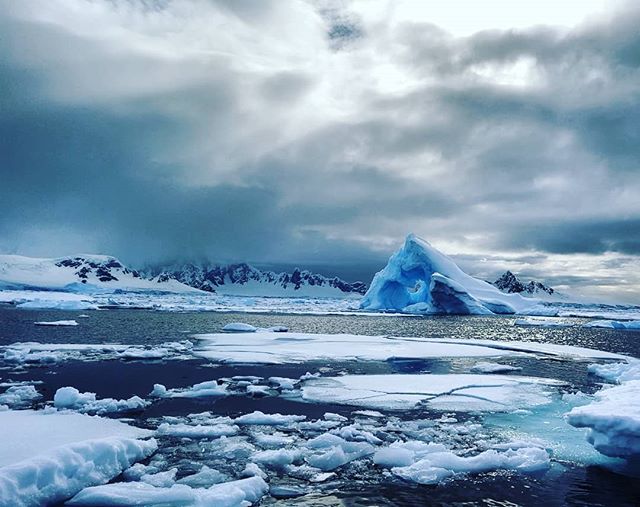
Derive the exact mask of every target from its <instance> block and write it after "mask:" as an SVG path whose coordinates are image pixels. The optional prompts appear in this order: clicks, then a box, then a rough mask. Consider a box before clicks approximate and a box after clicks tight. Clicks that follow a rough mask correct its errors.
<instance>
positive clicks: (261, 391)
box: [247, 385, 271, 396]
mask: <svg viewBox="0 0 640 507" xmlns="http://www.w3.org/2000/svg"><path fill="white" fill-rule="evenodd" d="M269 391H271V388H270V387H269V386H254V385H249V386H247V393H248V394H251V395H253V396H268V395H269Z"/></svg>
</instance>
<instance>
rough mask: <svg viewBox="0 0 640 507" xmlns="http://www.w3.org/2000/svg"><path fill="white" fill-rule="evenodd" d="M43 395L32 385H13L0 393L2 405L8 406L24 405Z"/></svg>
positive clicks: (0, 403)
mask: <svg viewBox="0 0 640 507" xmlns="http://www.w3.org/2000/svg"><path fill="white" fill-rule="evenodd" d="M41 397H42V395H41V394H40V393H39V392H38V391H36V388H35V387H33V386H32V385H18V386H12V387H9V388H8V389H7V390H6V391H5V392H4V393H3V394H0V405H6V406H7V407H8V408H9V407H10V408H18V407H24V406H26V405H30V404H31V403H32V402H33V401H35V400H37V399H39V398H41Z"/></svg>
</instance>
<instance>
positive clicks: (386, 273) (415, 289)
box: [360, 234, 539, 315]
mask: <svg viewBox="0 0 640 507" xmlns="http://www.w3.org/2000/svg"><path fill="white" fill-rule="evenodd" d="M537 303H539V301H538V300H537V299H534V298H525V297H523V296H521V295H520V294H506V293H504V292H501V291H500V290H499V289H497V288H496V287H494V286H493V285H491V284H490V283H488V282H485V281H482V280H479V279H477V278H474V277H472V276H470V275H468V274H466V273H465V272H463V271H462V270H461V269H460V268H459V267H458V266H457V265H456V263H455V262H453V260H452V259H451V258H449V257H447V256H446V255H444V254H443V253H441V252H439V251H438V250H436V249H435V248H433V247H432V246H431V245H430V244H429V243H428V242H427V241H425V240H423V239H421V238H419V237H417V236H415V235H414V234H409V235H408V236H407V239H406V240H405V243H404V246H403V247H402V248H400V250H398V251H397V252H396V253H395V254H393V255H392V256H391V258H390V259H389V262H388V264H387V265H386V266H385V268H384V269H383V270H382V271H379V272H378V273H376V275H375V276H374V278H373V281H372V282H371V286H370V287H369V290H368V291H367V293H366V294H365V295H364V298H363V299H362V302H361V303H360V307H361V308H362V309H363V310H374V311H394V312H404V313H419V314H455V315H491V314H514V313H522V312H523V311H525V310H526V309H527V308H530V307H533V306H535V305H536V304H537Z"/></svg>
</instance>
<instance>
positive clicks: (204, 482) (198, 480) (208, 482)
mask: <svg viewBox="0 0 640 507" xmlns="http://www.w3.org/2000/svg"><path fill="white" fill-rule="evenodd" d="M228 480H229V477H227V476H226V475H225V474H223V473H222V472H219V471H218V470H214V469H213V468H209V467H208V466H207V465H202V468H201V469H200V471H199V472H197V473H195V474H191V475H187V476H186V477H183V478H182V479H179V480H178V481H177V482H178V484H186V485H187V486H191V487H192V488H208V487H209V486H212V485H213V484H219V483H221V482H225V481H228Z"/></svg>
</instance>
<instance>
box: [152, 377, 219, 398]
mask: <svg viewBox="0 0 640 507" xmlns="http://www.w3.org/2000/svg"><path fill="white" fill-rule="evenodd" d="M228 394H229V393H228V392H227V386H226V385H224V384H218V382H217V381H216V380H209V381H206V382H200V383H199V384H194V385H193V386H191V387H187V388H184V389H179V388H176V389H167V388H166V387H165V386H163V385H162V384H154V385H153V390H152V391H151V392H150V393H149V396H154V397H156V398H208V397H212V396H214V397H215V396H227V395H228Z"/></svg>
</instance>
